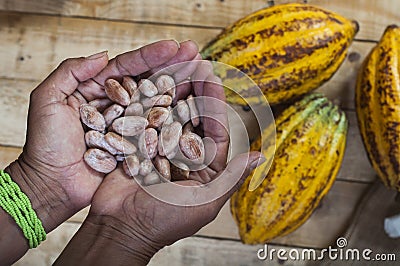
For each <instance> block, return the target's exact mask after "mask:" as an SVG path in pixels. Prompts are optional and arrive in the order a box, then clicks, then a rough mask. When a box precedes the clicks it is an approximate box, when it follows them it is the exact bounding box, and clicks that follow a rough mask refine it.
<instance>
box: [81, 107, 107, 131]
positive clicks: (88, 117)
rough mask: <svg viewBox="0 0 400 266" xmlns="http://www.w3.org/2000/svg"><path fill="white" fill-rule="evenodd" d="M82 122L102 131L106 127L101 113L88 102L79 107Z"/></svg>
mask: <svg viewBox="0 0 400 266" xmlns="http://www.w3.org/2000/svg"><path fill="white" fill-rule="evenodd" d="M79 113H80V116H81V120H82V123H84V124H85V125H86V126H88V127H89V128H91V129H94V130H97V131H104V130H105V129H106V121H105V120H104V117H103V115H102V114H101V113H100V112H99V111H97V109H96V108H95V107H93V106H91V105H90V104H82V105H81V107H80V108H79Z"/></svg>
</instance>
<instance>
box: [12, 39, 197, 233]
mask: <svg viewBox="0 0 400 266" xmlns="http://www.w3.org/2000/svg"><path fill="white" fill-rule="evenodd" d="M178 46H179V45H178V44H177V43H176V42H175V41H161V42H157V43H154V44H151V45H148V46H145V47H142V48H141V49H140V50H135V51H132V52H128V53H125V54H122V55H119V56H117V57H116V58H115V59H113V60H111V61H108V56H107V53H100V54H96V55H93V56H91V57H88V58H74V59H67V60H65V61H64V62H63V63H62V64H61V65H60V66H59V67H58V68H57V69H56V70H55V71H54V72H53V73H52V74H51V75H50V76H49V77H48V78H47V79H46V80H45V81H43V82H42V83H41V84H40V85H39V86H38V87H37V88H36V89H35V90H34V91H33V92H32V94H31V100H30V107H29V115H28V129H27V137H26V143H25V146H24V150H23V153H22V154H21V156H20V157H19V159H18V160H17V161H16V162H15V163H13V164H12V165H10V166H9V168H8V169H6V172H8V173H10V175H11V176H12V178H13V179H14V180H15V181H16V182H17V183H18V184H19V185H20V187H21V188H22V190H23V191H24V192H25V193H26V194H27V195H28V197H29V198H30V200H31V201H32V205H33V207H34V209H35V210H36V212H37V213H38V216H39V218H40V219H41V220H42V223H43V225H44V227H45V229H46V231H47V232H49V231H51V230H52V229H54V228H55V227H56V226H58V225H59V224H60V223H62V222H64V221H65V220H66V219H68V218H69V217H70V216H71V215H73V214H74V213H75V212H77V211H78V210H80V209H82V208H83V207H85V206H87V205H88V204H89V203H90V201H91V199H92V196H93V194H94V192H95V191H96V189H97V188H98V186H99V184H100V183H101V181H102V178H103V175H102V174H100V173H98V172H96V171H94V170H92V169H91V168H90V167H88V166H87V165H86V164H85V162H84V161H83V154H84V152H85V151H86V146H85V142H84V130H83V127H82V124H81V122H80V118H79V117H80V116H79V106H80V104H81V103H82V102H84V101H90V100H93V99H95V98H105V97H106V95H105V93H104V90H103V87H102V86H103V85H104V82H105V80H106V79H107V78H108V77H114V78H118V77H122V76H124V75H132V76H136V75H139V74H142V73H145V72H149V71H156V70H157V68H159V67H165V66H167V65H169V64H174V63H178V62H181V61H187V60H192V59H194V58H198V56H199V55H198V48H197V46H196V45H195V44H194V43H193V42H190V41H189V42H185V43H182V44H181V46H180V48H179V47H178Z"/></svg>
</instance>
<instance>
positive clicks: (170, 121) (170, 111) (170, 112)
mask: <svg viewBox="0 0 400 266" xmlns="http://www.w3.org/2000/svg"><path fill="white" fill-rule="evenodd" d="M167 109H168V112H169V114H168V118H167V119H166V120H165V121H164V124H163V125H170V124H172V123H173V122H174V115H173V113H172V108H171V106H168V107H167Z"/></svg>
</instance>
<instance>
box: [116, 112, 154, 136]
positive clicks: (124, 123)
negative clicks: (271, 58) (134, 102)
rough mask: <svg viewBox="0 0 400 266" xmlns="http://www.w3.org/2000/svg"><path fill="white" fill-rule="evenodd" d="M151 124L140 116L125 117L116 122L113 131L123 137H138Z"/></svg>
mask: <svg viewBox="0 0 400 266" xmlns="http://www.w3.org/2000/svg"><path fill="white" fill-rule="evenodd" d="M148 124H149V122H148V121H147V119H146V118H144V117H140V116H124V117H120V118H117V119H115V120H114V122H113V123H112V129H113V130H114V131H115V132H117V133H118V134H120V135H122V136H130V137H131V136H137V135H139V134H141V133H142V132H143V131H144V130H145V128H146V127H147V125H148Z"/></svg>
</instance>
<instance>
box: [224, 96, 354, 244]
mask: <svg viewBox="0 0 400 266" xmlns="http://www.w3.org/2000/svg"><path fill="white" fill-rule="evenodd" d="M347 127H348V122H347V119H346V116H345V114H344V113H343V112H342V111H340V110H339V108H338V107H337V106H335V105H333V104H332V103H331V102H330V101H329V100H328V99H327V98H325V97H323V96H322V95H320V94H316V93H314V94H311V95H307V96H306V97H305V98H303V99H302V100H301V101H298V102H296V103H295V104H294V105H292V106H290V107H289V108H287V109H286V110H284V111H283V112H282V114H281V115H279V116H278V117H277V119H276V153H275V157H274V159H273V162H272V165H271V168H270V170H269V172H268V173H266V171H267V169H266V168H265V167H267V164H263V165H261V166H260V167H258V168H256V169H255V170H254V171H253V172H252V173H251V175H254V176H253V179H254V178H256V179H257V178H264V177H265V179H264V180H263V181H262V183H261V184H260V186H258V187H257V188H256V189H255V190H254V191H250V190H249V184H250V178H247V179H246V181H245V183H244V184H243V186H242V187H241V188H240V189H239V190H238V191H237V192H236V193H235V194H234V195H233V196H232V198H231V211H232V215H233V217H234V219H235V221H236V223H237V225H238V227H239V234H240V237H241V239H242V241H243V242H244V243H246V244H260V243H265V242H267V241H269V240H271V239H273V238H275V237H278V236H283V235H286V234H288V233H290V232H292V231H294V230H295V229H297V228H298V227H299V226H300V225H302V224H303V223H304V222H305V221H306V220H307V219H308V218H309V217H310V215H311V214H312V212H313V211H314V209H315V208H316V207H317V206H318V204H319V202H320V200H321V199H322V198H323V197H324V195H325V194H326V193H327V192H328V191H329V189H330V188H331V186H332V184H333V182H334V180H335V177H336V175H337V173H338V171H339V168H340V165H341V162H342V159H343V155H344V150H345V146H346V134H347ZM271 132H273V130H271V128H270V127H268V128H266V129H265V130H264V132H263V134H265V135H266V136H264V137H266V138H268V134H271ZM260 145H261V141H260V139H259V140H257V141H255V142H253V143H252V146H251V149H252V150H261V152H263V153H264V155H265V156H266V158H269V157H270V156H271V155H270V154H268V151H269V148H268V147H260Z"/></svg>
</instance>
